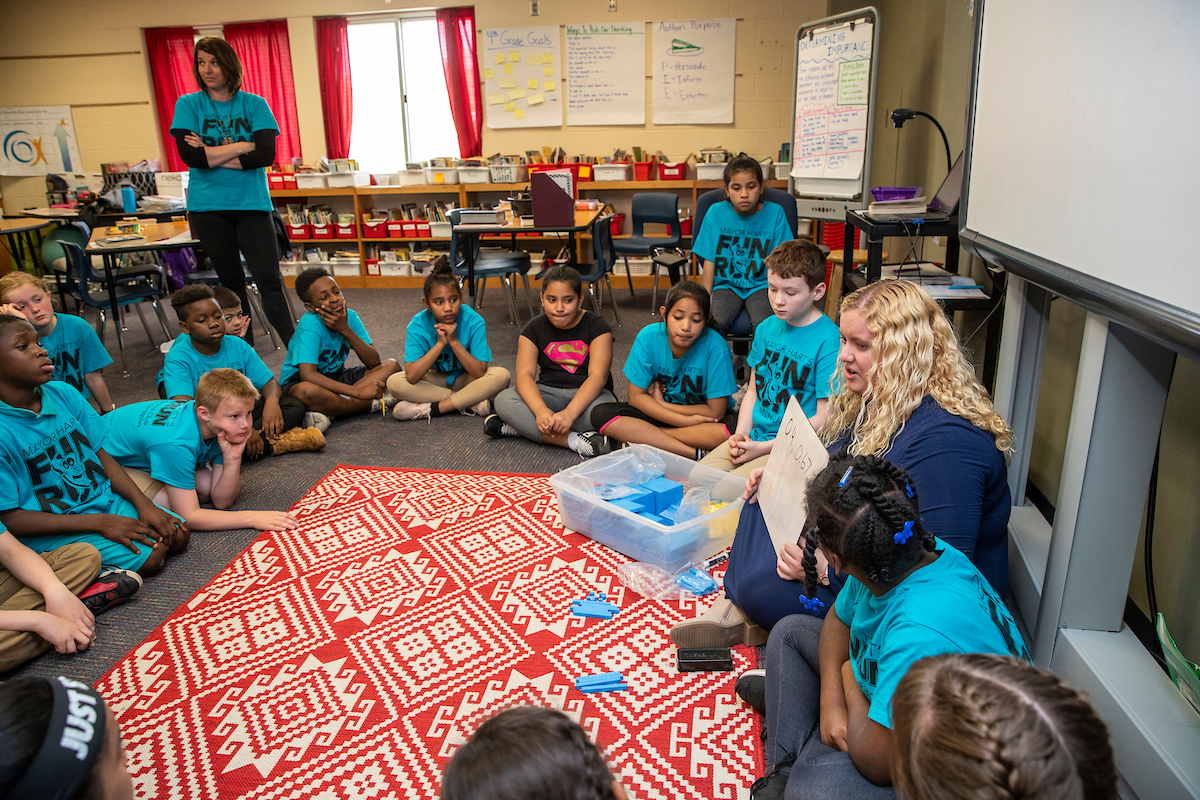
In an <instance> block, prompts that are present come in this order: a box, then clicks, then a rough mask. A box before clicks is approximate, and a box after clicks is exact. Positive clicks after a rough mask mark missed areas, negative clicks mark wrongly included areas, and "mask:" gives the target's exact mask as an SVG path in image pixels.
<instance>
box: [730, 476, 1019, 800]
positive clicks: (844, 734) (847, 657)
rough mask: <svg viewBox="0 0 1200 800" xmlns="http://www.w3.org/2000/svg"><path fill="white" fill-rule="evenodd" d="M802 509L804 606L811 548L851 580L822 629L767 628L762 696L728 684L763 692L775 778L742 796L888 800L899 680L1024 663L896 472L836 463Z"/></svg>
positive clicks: (793, 621) (801, 618) (1005, 626)
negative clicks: (930, 663)
mask: <svg viewBox="0 0 1200 800" xmlns="http://www.w3.org/2000/svg"><path fill="white" fill-rule="evenodd" d="M805 500H806V503H807V508H808V529H807V531H806V535H805V547H804V555H803V561H804V567H805V571H806V573H807V576H806V577H807V579H806V581H805V583H806V590H807V594H806V595H805V596H802V599H801V602H802V603H804V604H805V605H815V604H817V603H820V602H821V601H820V600H819V599H818V598H817V593H816V592H817V580H816V573H817V570H816V551H817V549H818V548H820V550H821V552H822V553H823V554H824V556H825V558H826V559H828V561H829V564H830V566H831V567H833V568H834V569H835V570H837V571H838V572H840V573H842V574H845V575H848V576H849V577H848V578H847V579H846V583H845V585H844V586H843V587H842V590H841V592H840V593H839V594H838V595H837V599H836V600H835V601H834V604H833V607H832V608H831V609H829V613H827V614H826V615H825V618H824V620H821V619H819V618H817V617H814V616H809V615H806V614H796V615H792V616H789V617H786V618H784V619H783V620H781V621H780V622H779V623H778V624H777V625H776V626H775V627H774V629H772V631H771V636H770V638H769V639H768V640H767V666H766V676H765V687H764V686H763V685H762V684H761V683H759V684H758V686H754V683H755V682H757V681H762V680H763V679H762V678H759V677H757V676H752V675H749V674H748V675H746V676H743V678H742V679H740V680H739V681H738V694H740V695H741V696H742V697H743V699H746V700H747V701H748V702H751V701H752V700H753V699H754V697H755V695H758V696H759V697H762V696H763V694H764V693H765V703H764V709H763V710H764V713H765V714H766V729H767V762H768V764H769V765H771V769H770V771H769V772H768V774H767V776H766V777H765V778H762V779H761V780H759V781H758V782H756V783H755V788H754V790H753V791H752V792H751V797H752V798H756V799H758V800H762V798H771V797H786V798H789V800H792V799H794V798H806V797H813V798H818V797H819V798H824V799H826V800H836V798H841V797H847V798H849V797H854V798H873V797H891V796H893V794H892V790H891V788H890V787H889V786H888V784H890V783H891V782H892V763H893V760H892V759H893V757H892V752H893V749H894V747H895V743H896V737H895V736H894V734H893V732H892V693H893V691H895V688H896V685H897V684H898V683H899V682H900V679H901V678H903V677H904V674H905V673H906V672H907V671H908V668H909V667H910V666H911V665H912V664H913V663H914V662H915V661H917V660H919V659H921V658H924V657H926V656H932V655H938V654H940V653H976V652H982V653H1001V654H1006V655H1012V656H1016V657H1019V658H1023V659H1026V660H1028V658H1029V654H1028V651H1027V650H1026V649H1025V644H1024V642H1023V641H1022V639H1021V634H1020V632H1019V631H1018V630H1017V626H1016V623H1015V622H1013V619H1012V617H1011V615H1010V614H1009V613H1008V609H1007V608H1005V606H1004V602H1003V601H1002V600H1001V599H1000V598H999V596H997V595H996V592H995V591H994V590H993V589H992V587H991V585H990V584H989V583H988V582H987V580H985V579H984V577H983V575H982V574H980V572H979V570H978V569H976V568H975V566H974V565H973V564H972V563H971V562H970V560H968V559H967V557H966V556H964V555H963V554H962V553H961V552H959V551H958V550H956V549H955V548H954V547H953V546H952V545H949V544H947V543H946V542H945V541H943V540H942V539H940V538H937V537H935V536H934V535H933V533H932V532H930V531H929V530H928V529H926V528H925V526H924V525H922V523H921V517H920V514H919V512H918V509H919V508H920V499H919V497H918V495H917V487H916V486H915V485H914V483H913V481H912V479H911V478H910V477H909V475H908V473H906V472H905V471H904V470H902V469H900V468H899V467H896V466H895V465H893V464H890V463H888V462H887V461H884V460H883V459H881V458H877V457H875V456H869V455H860V456H851V455H845V454H841V455H838V456H836V457H835V458H833V459H832V460H831V461H830V463H829V465H828V466H827V467H825V469H823V470H822V471H821V472H820V473H818V474H817V475H816V476H815V477H814V478H813V479H812V481H811V482H810V483H809V486H808V489H807V491H806V493H805ZM747 684H750V685H749V686H748V685H747ZM754 688H757V689H759V691H757V692H755V691H751V689H754Z"/></svg>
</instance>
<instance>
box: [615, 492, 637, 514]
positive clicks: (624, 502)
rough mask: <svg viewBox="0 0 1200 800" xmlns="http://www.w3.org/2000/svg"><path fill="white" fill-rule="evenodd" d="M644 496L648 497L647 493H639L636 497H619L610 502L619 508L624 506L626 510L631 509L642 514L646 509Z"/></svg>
mask: <svg viewBox="0 0 1200 800" xmlns="http://www.w3.org/2000/svg"><path fill="white" fill-rule="evenodd" d="M643 497H646V495H644V494H643V495H637V496H636V497H634V496H630V497H618V498H617V499H616V500H609V501H608V502H609V503H611V504H612V505H614V506H616V507H617V508H623V509H625V510H626V511H630V512H632V513H634V514H642V513H644V512H645V510H646V506H645V505H643V504H642V498H643Z"/></svg>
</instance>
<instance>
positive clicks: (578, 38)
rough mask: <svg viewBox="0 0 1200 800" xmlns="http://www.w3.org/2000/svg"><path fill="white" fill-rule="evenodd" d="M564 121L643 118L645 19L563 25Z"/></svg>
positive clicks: (612, 121)
mask: <svg viewBox="0 0 1200 800" xmlns="http://www.w3.org/2000/svg"><path fill="white" fill-rule="evenodd" d="M566 28H567V124H568V125H645V124H646V23H644V22H620V23H614V24H596V23H584V24H582V25H567V26H566Z"/></svg>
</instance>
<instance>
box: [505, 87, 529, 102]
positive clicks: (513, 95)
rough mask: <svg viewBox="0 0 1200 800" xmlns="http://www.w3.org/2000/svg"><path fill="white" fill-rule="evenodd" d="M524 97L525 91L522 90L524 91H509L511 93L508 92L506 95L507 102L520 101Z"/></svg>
mask: <svg viewBox="0 0 1200 800" xmlns="http://www.w3.org/2000/svg"><path fill="white" fill-rule="evenodd" d="M524 96H525V90H524V89H512V90H511V91H509V93H508V99H509V100H520V99H521V98H522V97H524Z"/></svg>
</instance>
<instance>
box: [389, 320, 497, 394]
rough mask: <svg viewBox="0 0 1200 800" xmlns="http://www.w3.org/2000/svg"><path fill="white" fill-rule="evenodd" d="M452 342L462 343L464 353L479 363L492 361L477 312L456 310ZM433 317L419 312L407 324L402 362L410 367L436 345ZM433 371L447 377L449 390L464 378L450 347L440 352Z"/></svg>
mask: <svg viewBox="0 0 1200 800" xmlns="http://www.w3.org/2000/svg"><path fill="white" fill-rule="evenodd" d="M455 324H456V326H457V327H455V329H454V338H456V339H458V341H459V342H461V343H462V346H463V347H465V348H466V349H467V352H468V353H470V354H471V355H472V356H474V357H475V359H476V360H478V361H491V360H492V350H491V348H490V347H488V341H487V325H486V323H484V321H483V317H481V316H479V312H478V311H476V310H475V309H473V308H471V307H470V306H459V308H458V319H457V320H456V322H455ZM433 325H434V322H433V314H431V313H430V311H429V309H428V308H426V309H424V310H422V311H421V312H420V313H419V314H417V315H416V316H415V317H413V318H412V320H411V321H409V323H408V329H407V331H406V333H405V335H404V362H405V363H406V364H411V363H412V362H414V361H417V360H419V359H421V358H422V357H423V356H424V355H425V354H426V353H428V352H429V351H430V350H432V349H433V346H434V345H435V344H437V331H436V330H434V328H433ZM433 369H434V370H435V371H437V372H444V373H446V385H447V386H449V385H451V384H452V383H454V381H455V380H457V379H458V376H459V375H462V374H463V371H464V370H463V365H462V363H461V362H460V361H459V360H458V356H456V355H454V350H452V349H451V348H450V346H449V345H447V346H446V347H443V348H442V352H441V354H440V355H439V356H438V357H437V361H434V362H433Z"/></svg>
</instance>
